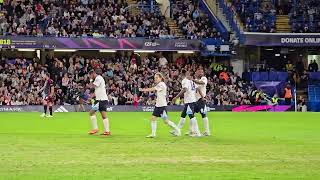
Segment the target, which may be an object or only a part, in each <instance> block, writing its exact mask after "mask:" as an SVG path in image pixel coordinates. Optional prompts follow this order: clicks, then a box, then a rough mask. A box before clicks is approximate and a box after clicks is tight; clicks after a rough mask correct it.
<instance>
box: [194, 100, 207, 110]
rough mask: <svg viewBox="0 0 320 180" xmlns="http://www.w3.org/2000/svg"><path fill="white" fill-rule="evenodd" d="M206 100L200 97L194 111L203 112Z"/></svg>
mask: <svg viewBox="0 0 320 180" xmlns="http://www.w3.org/2000/svg"><path fill="white" fill-rule="evenodd" d="M205 107H206V102H205V101H204V100H202V99H199V100H198V101H197V103H196V107H195V110H194V111H195V112H196V113H203V112H204V111H205Z"/></svg>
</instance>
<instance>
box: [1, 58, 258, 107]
mask: <svg viewBox="0 0 320 180" xmlns="http://www.w3.org/2000/svg"><path fill="white" fill-rule="evenodd" d="M47 62H48V63H46V64H45V65H41V64H39V63H38V61H37V59H36V58H35V59H33V60H26V59H23V58H16V59H12V60H9V59H3V60H2V61H1V65H0V105H39V104H41V103H42V101H41V100H42V97H41V92H40V89H41V87H42V86H43V83H44V82H43V78H42V75H43V74H44V72H46V71H48V72H50V74H51V78H52V79H53V80H54V82H55V89H56V90H55V91H56V92H55V103H56V104H86V103H89V102H90V98H92V95H93V94H92V91H91V90H90V88H89V86H88V85H89V77H88V75H87V73H88V72H89V71H90V70H91V69H95V68H101V69H102V70H103V72H104V73H103V77H104V78H105V80H106V84H107V92H108V94H109V95H110V97H111V99H112V100H111V101H110V103H111V104H113V105H153V104H154V103H155V94H154V93H141V92H139V91H138V90H139V87H142V88H143V87H150V86H152V85H153V83H154V82H153V75H154V74H155V72H158V71H160V72H162V73H163V74H164V75H165V77H166V84H167V85H168V99H169V100H171V99H172V98H173V97H174V96H175V95H176V94H177V93H178V92H179V91H180V90H181V84H180V82H181V79H180V77H179V72H180V71H181V70H182V68H184V69H187V70H189V71H191V72H195V71H196V69H197V68H198V67H199V66H202V67H203V68H204V70H205V73H206V76H207V77H208V86H207V89H208V94H207V101H208V103H211V104H216V105H240V104H252V103H255V100H254V99H252V97H254V96H253V95H250V94H251V93H252V92H253V90H254V88H252V87H251V86H250V85H249V84H248V83H247V82H244V81H243V80H242V79H241V78H240V77H239V76H238V75H237V74H236V73H235V74H234V73H232V71H231V70H228V69H229V68H228V69H227V68H226V67H224V68H222V67H223V66H221V65H217V64H215V63H212V64H211V65H210V64H207V63H208V62H207V63H204V62H203V61H200V59H199V57H196V56H195V57H188V58H186V57H183V56H182V57H179V58H177V59H176V60H175V61H168V60H167V59H166V58H165V57H163V56H158V57H156V56H147V57H145V58H140V57H139V56H137V55H135V54H132V55H131V56H124V55H116V56H115V57H109V58H101V59H98V58H84V57H81V56H77V55H74V56H72V57H69V58H60V59H58V58H54V57H48V58H47ZM173 103H174V104H178V105H179V104H182V103H183V99H178V100H177V101H176V102H173Z"/></svg>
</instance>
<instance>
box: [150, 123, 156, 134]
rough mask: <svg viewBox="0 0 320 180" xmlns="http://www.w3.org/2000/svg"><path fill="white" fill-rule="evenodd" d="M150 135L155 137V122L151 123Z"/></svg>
mask: <svg viewBox="0 0 320 180" xmlns="http://www.w3.org/2000/svg"><path fill="white" fill-rule="evenodd" d="M151 130H152V131H151V135H152V136H156V131H157V121H151Z"/></svg>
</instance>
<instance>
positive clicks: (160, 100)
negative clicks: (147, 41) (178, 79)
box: [139, 73, 181, 138]
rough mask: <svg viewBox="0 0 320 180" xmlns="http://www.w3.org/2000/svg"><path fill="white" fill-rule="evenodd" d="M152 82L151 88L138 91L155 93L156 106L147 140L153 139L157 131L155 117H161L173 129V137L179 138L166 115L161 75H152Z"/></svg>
mask: <svg viewBox="0 0 320 180" xmlns="http://www.w3.org/2000/svg"><path fill="white" fill-rule="evenodd" d="M154 81H155V84H156V86H154V87H152V88H143V89H141V88H140V89H139V90H140V91H141V92H153V91H156V96H157V99H156V106H155V108H154V111H153V113H152V117H151V134H150V135H148V136H147V138H155V137H156V130H157V121H156V120H157V117H161V118H162V119H163V120H164V122H165V123H166V124H168V125H169V126H170V127H171V128H172V129H174V133H173V135H175V136H180V134H181V133H180V129H178V127H177V126H176V125H175V124H174V123H173V122H172V121H170V120H169V118H168V115H167V85H166V84H165V83H164V82H163V81H164V77H163V75H162V74H161V73H156V74H155V75H154Z"/></svg>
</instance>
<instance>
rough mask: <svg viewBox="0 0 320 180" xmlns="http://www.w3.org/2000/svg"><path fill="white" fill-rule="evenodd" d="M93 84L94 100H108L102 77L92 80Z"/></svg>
mask: <svg viewBox="0 0 320 180" xmlns="http://www.w3.org/2000/svg"><path fill="white" fill-rule="evenodd" d="M93 84H94V85H95V89H94V93H95V95H96V100H98V101H105V100H108V96H107V92H106V82H105V81H104V79H103V77H102V76H100V75H98V76H97V77H96V79H95V80H94V82H93Z"/></svg>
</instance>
